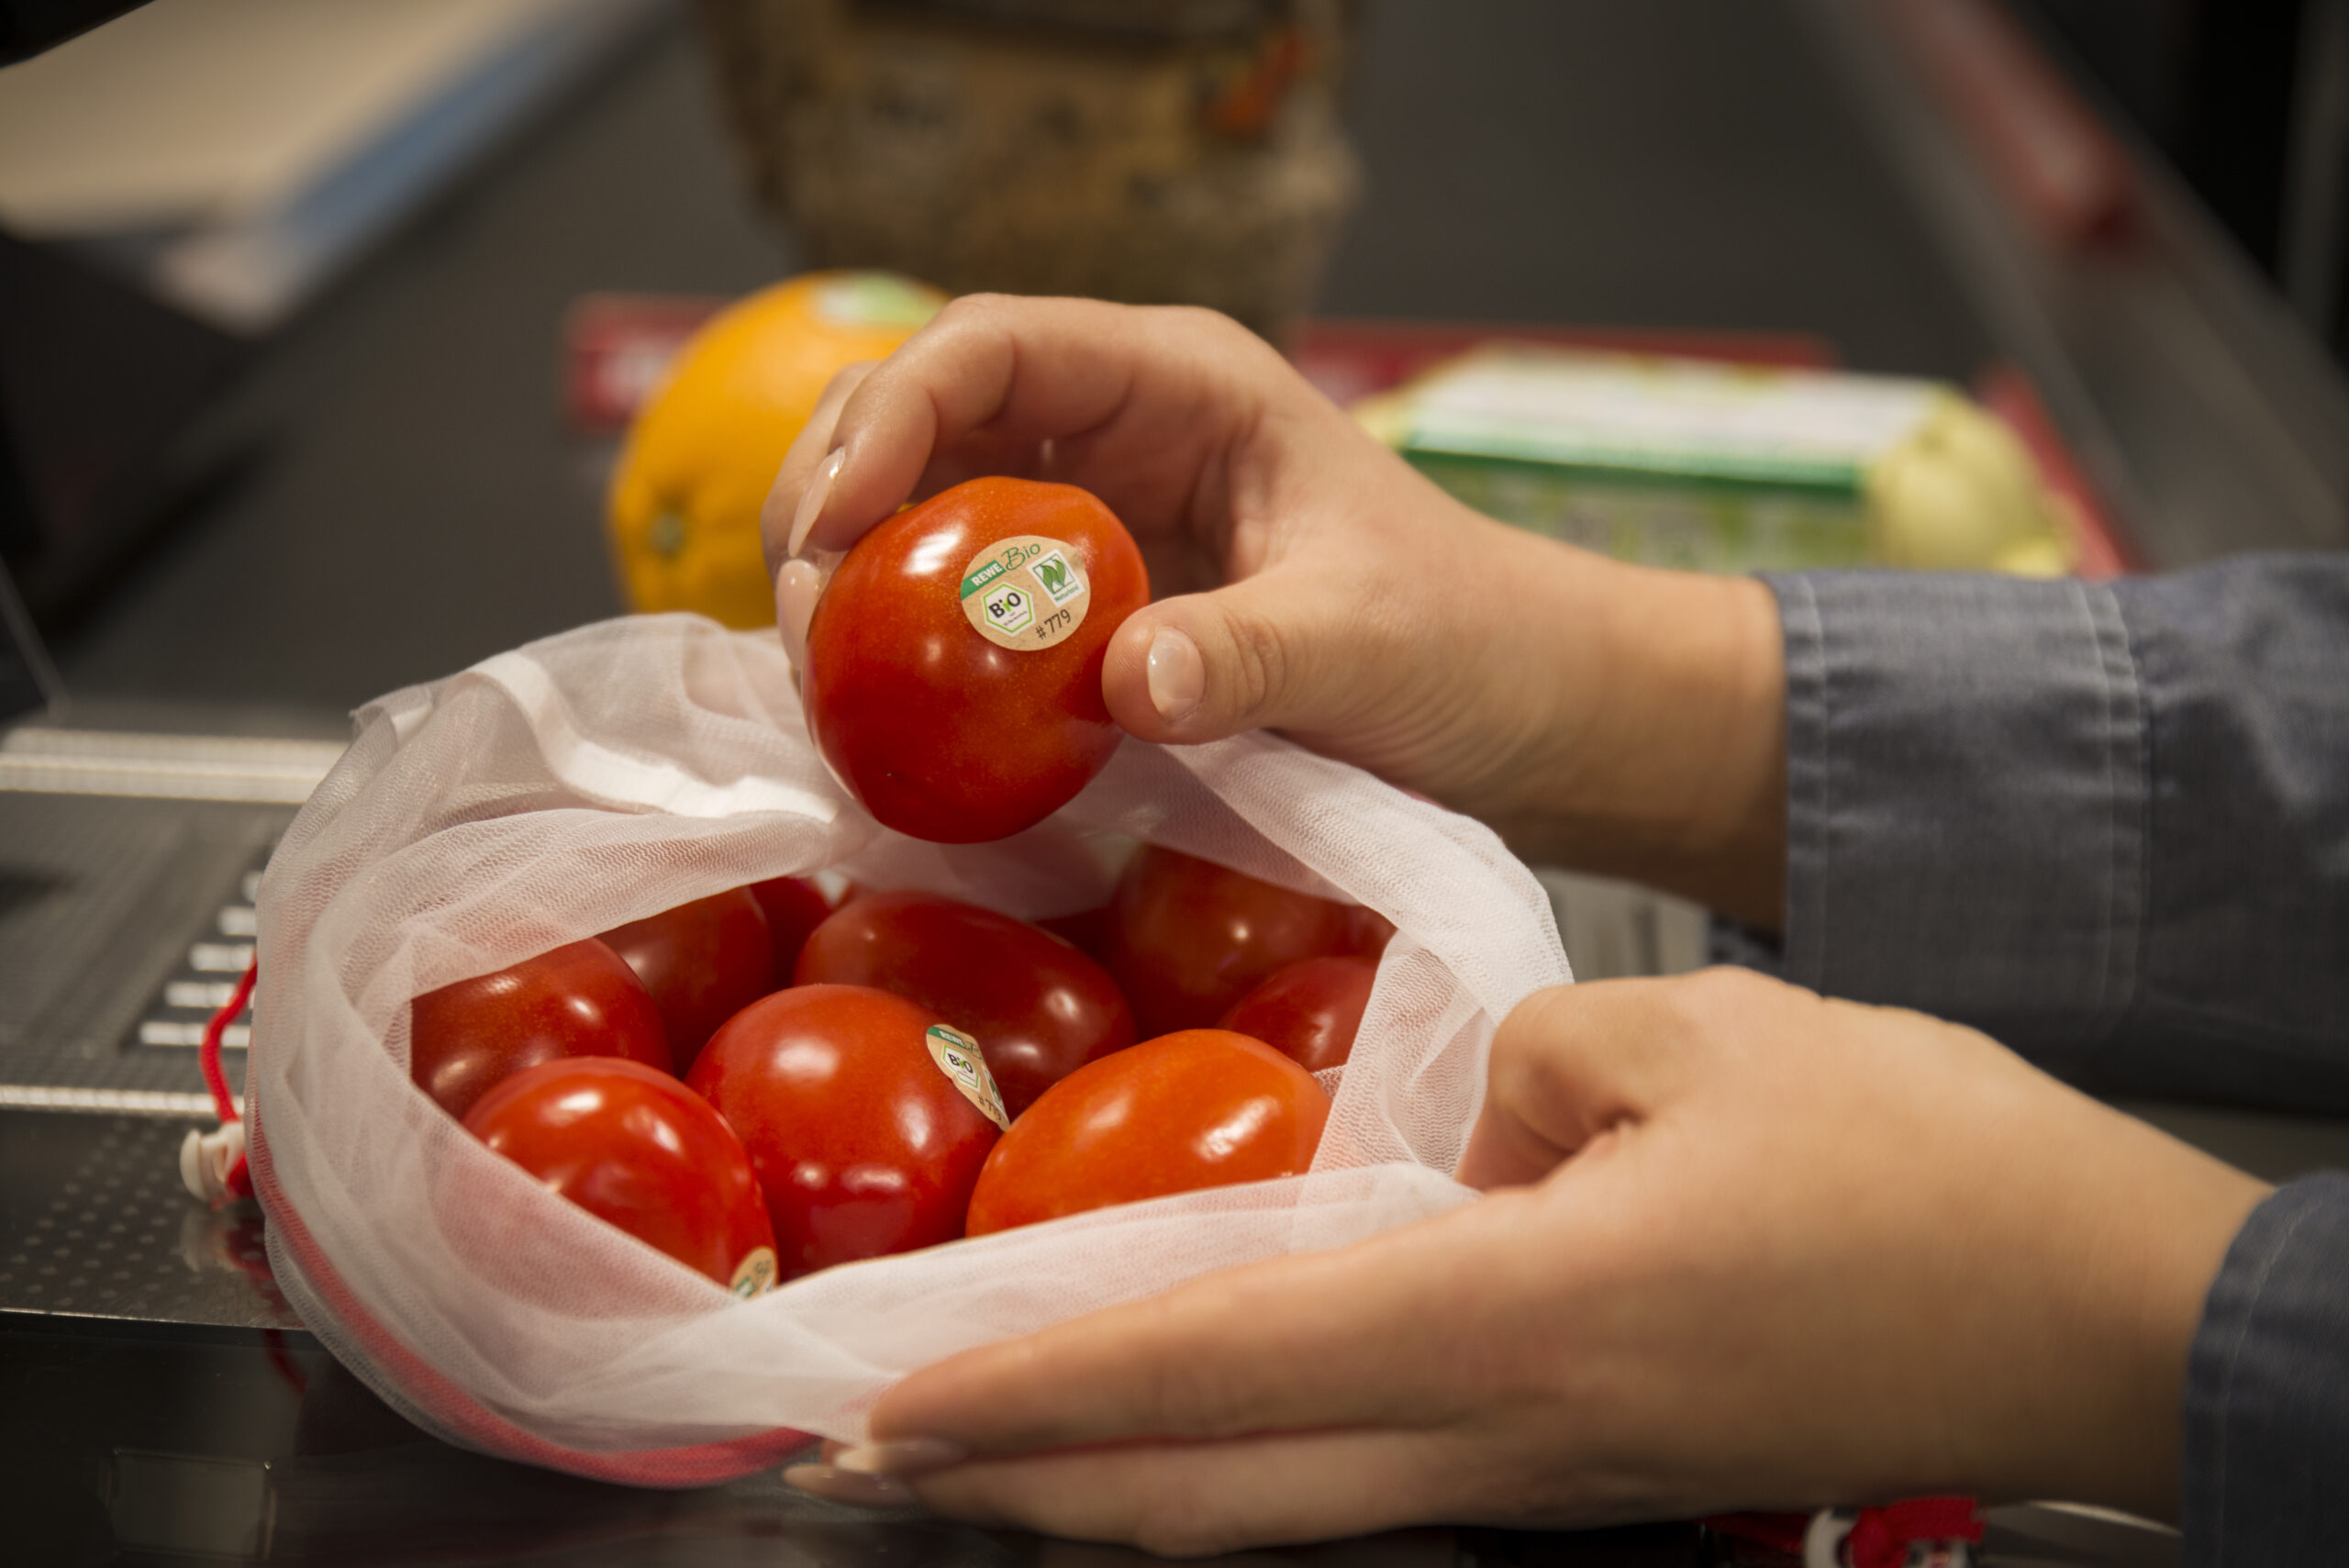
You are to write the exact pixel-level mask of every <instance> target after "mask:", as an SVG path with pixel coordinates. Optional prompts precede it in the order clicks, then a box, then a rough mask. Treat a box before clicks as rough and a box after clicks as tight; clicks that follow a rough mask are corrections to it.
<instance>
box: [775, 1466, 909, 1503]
mask: <svg viewBox="0 0 2349 1568" xmlns="http://www.w3.org/2000/svg"><path fill="white" fill-rule="evenodd" d="M783 1484H784V1485H786V1486H789V1487H792V1488H794V1489H795V1490H797V1491H801V1492H805V1493H807V1495H808V1496H811V1497H821V1498H823V1499H824V1500H826V1501H827V1502H832V1503H848V1504H851V1505H852V1506H854V1507H860V1508H907V1507H914V1506H915V1505H916V1504H917V1503H918V1502H919V1501H920V1499H919V1498H918V1497H916V1496H914V1489H913V1488H912V1487H910V1486H908V1485H906V1484H905V1483H904V1482H902V1481H900V1480H898V1479H896V1477H895V1476H891V1475H864V1474H860V1473H857V1472H855V1471H853V1470H842V1469H841V1468H840V1466H838V1465H836V1464H795V1465H792V1466H790V1467H789V1468H787V1469H786V1470H785V1471H784V1473H783Z"/></svg>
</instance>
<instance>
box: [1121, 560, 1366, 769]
mask: <svg viewBox="0 0 2349 1568" xmlns="http://www.w3.org/2000/svg"><path fill="white" fill-rule="evenodd" d="M1340 598H1341V595H1339V594H1337V593H1336V592H1335V591H1334V590H1333V587H1332V585H1330V584H1322V583H1319V582H1316V581H1314V580H1313V579H1312V578H1311V577H1310V576H1308V574H1306V573H1290V572H1284V571H1282V570H1280V569H1278V568H1275V569H1274V570H1273V571H1269V572H1264V573H1258V574H1257V575H1255V576H1252V577H1247V578H1243V579H1241V581H1240V582H1237V583H1233V584H1230V585H1229V586H1226V587H1222V588H1218V589H1216V590H1215V591H1214V592H1213V593H1208V594H1186V595H1182V596H1180V597H1178V598H1172V599H1163V600H1161V601H1159V602H1158V603H1157V604H1154V605H1151V606H1145V607H1144V608H1142V609H1140V610H1137V611H1135V612H1134V614H1133V615H1132V616H1130V617H1128V618H1127V620H1126V623H1125V625H1123V626H1121V627H1119V628H1118V631H1117V634H1116V635H1115V636H1114V637H1112V638H1111V639H1109V651H1108V656H1107V658H1106V660H1105V662H1104V663H1103V665H1102V670H1101V695H1102V696H1103V697H1104V698H1105V699H1107V701H1108V705H1109V713H1110V717H1113V718H1115V719H1116V720H1117V721H1118V722H1119V724H1120V725H1122V726H1124V727H1125V728H1126V729H1127V730H1128V731H1129V732H1130V733H1131V734H1133V735H1135V736H1137V737H1139V738H1141V740H1154V741H1166V742H1175V743H1178V744H1197V743H1198V742H1201V741H1206V740H1222V739H1223V738H1224V737H1225V736H1227V735H1238V734H1240V733H1241V732H1242V731H1245V730H1250V729H1299V730H1307V731H1324V732H1326V731H1329V730H1331V729H1337V728H1342V727H1343V719H1344V717H1345V715H1344V712H1343V709H1344V708H1349V707H1353V706H1359V705H1360V704H1361V702H1362V701H1363V699H1364V695H1365V690H1364V688H1365V687H1372V688H1375V684H1376V683H1375V680H1374V681H1364V678H1363V677H1364V673H1365V672H1364V663H1365V662H1366V660H1367V658H1368V656H1369V653H1370V650H1369V649H1368V648H1367V646H1365V643H1366V639H1365V637H1364V617H1363V615H1362V613H1361V610H1360V607H1359V606H1353V607H1352V608H1351V613H1349V607H1348V606H1343V605H1341V604H1340V603H1339V602H1338V601H1339V600H1340ZM1333 671H1347V672H1350V674H1349V677H1348V678H1347V679H1344V680H1332V679H1331V678H1330V672H1333Z"/></svg>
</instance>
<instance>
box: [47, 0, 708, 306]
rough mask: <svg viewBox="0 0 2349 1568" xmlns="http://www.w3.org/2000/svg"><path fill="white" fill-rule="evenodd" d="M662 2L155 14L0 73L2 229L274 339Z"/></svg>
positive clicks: (219, 8) (526, 1) (396, 4)
mask: <svg viewBox="0 0 2349 1568" xmlns="http://www.w3.org/2000/svg"><path fill="white" fill-rule="evenodd" d="M665 8H666V7H665V5H664V0H151V3H150V4H149V5H146V6H141V7H140V8H139V9H138V10H135V11H132V12H130V13H128V15H126V16H124V17H120V18H118V19H117V20H115V21H113V22H109V23H107V24H106V26H104V27H102V28H96V29H95V30H93V31H91V32H89V33H85V34H83V36H82V37H80V38H78V39H72V40H71V41H69V42H67V43H65V44H62V45H61V46H60V47H58V48H57V49H54V50H50V52H49V53H47V54H44V55H40V56H38V57H36V58H35V59H32V60H29V61H24V62H23V63H21V64H17V65H13V66H10V67H9V68H7V69H6V71H0V224H5V225H6V227H8V228H10V229H11V230H13V231H14V232H15V233H17V234H18V235H20V236H22V237H24V238H26V239H42V240H83V241H114V242H116V246H115V253H120V252H122V251H124V250H128V251H130V252H131V253H134V254H138V255H140V256H143V257H145V258H146V259H147V264H148V266H149V267H150V269H151V277H150V283H151V284H152V286H153V287H154V288H155V289H156V291H157V292H158V293H160V294H161V295H164V296H165V297H166V298H169V299H172V300H173V301H175V302H176V303H178V304H181V305H182V306H185V307H187V308H189V309H191V310H192V311H194V312H195V313H196V314H197V315H199V316H203V317H206V318H208V319H211V320H213V321H215V322H217V324H219V325H222V326H227V327H230V328H242V329H253V328H261V327H265V326H267V325H270V324H271V323H272V322H273V321H275V320H276V319H278V318H279V317H282V316H283V315H284V314H285V313H286V312H287V311H289V310H290V309H291V308H293V306H295V305H296V304H298V303H299V301H300V299H301V298H303V297H305V296H306V294H307V293H308V292H310V291H311V290H312V289H314V288H315V287H316V286H317V285H318V284H320V283H322V282H323V281H324V280H325V278H326V277H327V276H328V274H329V273H330V272H331V271H332V270H333V269H334V268H335V267H336V266H338V265H339V264H340V263H341V262H342V261H347V260H349V259H350V258H351V256H352V255H353V254H355V253H356V252H357V251H358V250H360V249H362V248H363V247H364V246H365V245H366V244H367V243H368V242H369V241H371V240H373V239H374V238H376V237H377V236H378V235H379V234H381V233H382V232H383V231H384V229H385V228H387V227H389V226H390V225H391V224H392V223H394V222H395V221H396V220H397V219H398V218H399V217H401V216H402V215H403V214H405V213H406V212H407V211H409V210H410V209H411V208H412V207H413V206H415V205H416V204H417V202H419V201H420V200H422V199H423V198H424V197H425V196H427V195H429V194H430V193H431V192H432V191H433V190H434V189H437V188H438V187H439V186H440V184H441V183H443V182H445V181H446V180H447V179H448V178H450V177H451V175H453V174H454V173H456V172H459V171H460V170H462V168H463V167H464V166H465V165H466V164H467V163H468V162H470V161H472V160H473V158H474V157H477V156H478V155H480V154H481V153H482V152H484V151H485V150H487V149H488V148H489V147H490V146H492V145H494V144H495V141H496V140H497V139H499V138H500V137H501V136H503V135H504V134H506V133H507V132H508V131H510V130H511V129H513V128H515V127H517V126H518V124H519V123H520V122H521V121H522V120H523V119H524V118H526V117H528V116H529V114H530V113H531V112H532V111H534V110H535V109H537V108H538V107H540V106H542V105H544V104H545V103H547V102H548V101H550V100H551V97H552V96H553V95H554V94H555V93H556V92H558V91H559V90H560V89H561V88H562V86H563V85H564V84H565V83H568V82H570V81H572V80H573V79H575V78H576V77H577V75H578V74H579V73H580V72H582V71H583V70H584V69H586V68H587V67H589V66H591V65H592V64H593V63H594V62H595V61H596V60H598V59H600V58H602V57H603V56H605V55H606V54H607V53H608V52H609V51H610V50H612V49H613V48H614V47H616V46H617V45H618V44H620V43H622V42H624V41H625V40H626V39H627V38H629V36H631V35H632V33H633V32H634V30H635V29H636V28H638V27H639V26H640V25H641V24H642V23H643V22H644V21H646V20H647V19H649V18H650V17H652V16H655V15H657V14H659V13H660V12H661V11H662V10H663V9H665Z"/></svg>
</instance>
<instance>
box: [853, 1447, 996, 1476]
mask: <svg viewBox="0 0 2349 1568" xmlns="http://www.w3.org/2000/svg"><path fill="white" fill-rule="evenodd" d="M970 1457H971V1451H970V1450H969V1449H966V1448H964V1447H963V1445H962V1444H961V1443H957V1442H949V1441H947V1440H945V1439H944V1438H898V1439H896V1440H895V1441H892V1442H883V1443H866V1444H865V1445H864V1446H863V1447H862V1448H852V1449H843V1450H842V1451H841V1452H840V1454H839V1455H838V1456H837V1457H836V1458H834V1459H833V1461H832V1462H833V1463H834V1464H836V1465H838V1466H840V1468H841V1469H842V1470H852V1471H854V1472H856V1473H858V1474H859V1475H926V1474H928V1473H930V1472H931V1471H933V1470H944V1469H945V1468H946V1467H947V1466H949V1465H952V1464H960V1463H962V1462H963V1461H964V1460H966V1459H968V1458H970Z"/></svg>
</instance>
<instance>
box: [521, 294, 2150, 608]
mask: <svg viewBox="0 0 2349 1568" xmlns="http://www.w3.org/2000/svg"><path fill="white" fill-rule="evenodd" d="M725 303H726V302H725V301H724V300H721V299H713V298H707V297H703V296H697V295H629V294H593V295H582V296H581V297H580V298H579V299H578V300H577V301H576V302H575V303H574V304H573V306H572V308H571V311H570V313H569V315H568V316H567V317H565V319H564V322H563V404H564V407H565V410H566V412H567V413H568V415H569V417H570V421H571V424H572V427H573V428H574V429H576V430H578V431H580V432H581V433H583V434H585V435H595V436H614V435H618V433H620V432H621V431H622V430H624V429H626V428H628V422H629V419H630V418H632V417H634V416H635V414H636V410H637V409H638V407H640V406H641V405H642V404H643V402H644V400H645V399H646V398H647V397H649V396H651V393H652V389H653V388H654V387H655V386H657V385H659V384H660V380H661V375H662V372H663V371H664V370H665V369H666V368H667V366H668V363H669V361H670V360H671V359H672V358H673V357H674V355H675V354H676V352H677V350H679V349H680V348H682V347H683V346H684V344H685V339H688V338H690V337H692V336H693V333H694V330H695V328H697V327H699V326H700V325H701V324H702V323H703V322H704V321H706V320H707V319H708V318H709V317H711V316H712V315H713V314H715V313H716V312H717V311H718V308H719V307H720V306H723V305H725ZM1496 339H1508V340H1509V341H1512V342H1520V343H1542V344H1547V345H1551V346H1553V347H1558V348H1571V349H1599V350H1609V351H1612V352H1617V353H1634V354H1668V355H1676V356H1679V357H1683V358H1687V359H1698V360H1715V361H1725V362H1728V363H1731V364H1744V365H1774V366H1780V367H1784V368H1787V369H1795V370H1828V369H1832V368H1833V367H1834V365H1835V363H1836V355H1835V350H1834V349H1833V348H1832V346H1831V345H1830V344H1828V343H1827V342H1825V341H1824V340H1822V339H1818V338H1813V337H1808V336H1805V335H1803V334H1800V333H1791V332H1680V331H1664V330H1649V329H1636V328H1607V327H1554V326H1525V325H1512V324H1508V323H1503V322H1490V323H1486V322H1460V321H1442V322H1431V321H1365V320H1341V319H1309V320H1307V321H1304V322H1302V323H1300V324H1299V325H1298V326H1297V329H1296V331H1295V332H1294V333H1293V334H1291V336H1290V339H1289V348H1288V354H1289V358H1290V359H1291V360H1292V361H1295V363H1296V364H1297V368H1298V369H1299V370H1300V371H1302V372H1304V373H1305V376H1306V379H1307V380H1308V381H1310V382H1312V383H1313V384H1314V385H1316V386H1318V387H1319V388H1320V389H1321V390H1322V391H1323V392H1324V393H1326V394H1327V395H1329V396H1330V397H1331V398H1332V399H1334V400H1335V401H1337V402H1339V403H1351V402H1353V400H1354V399H1355V398H1357V397H1366V396H1368V395H1371V394H1372V393H1375V392H1385V391H1386V390H1387V389H1388V388H1390V387H1394V386H1398V385H1400V384H1403V383H1404V382H1406V381H1408V380H1409V379H1410V378H1411V377H1413V376H1415V375H1417V374H1419V373H1420V372H1421V371H1424V370H1426V369H1427V368H1429V367H1430V366H1431V365H1433V364H1436V363H1438V362H1440V361H1443V360H1447V359H1450V358H1452V357H1453V355H1455V354H1461V353H1465V352H1466V351H1467V350H1470V349H1473V348H1475V346H1476V345H1477V344H1479V343H1488V342H1492V341H1494V340H1496ZM1975 391H1976V395H1977V396H1979V397H1980V398H1981V400H1982V402H1983V404H1984V405H1985V406H1987V407H1988V408H1989V409H1990V411H1991V412H1993V413H1995V414H1997V415H1998V417H2001V418H2003V419H2005V420H2006V421H2007V423H2008V424H2009V426H2010V427H2011V428H2013V429H2014V431H2015V433H2016V434H2017V435H2018V436H2019V437H2021V439H2022V442H2023V444H2024V445H2025V446H2027V447H2029V448H2030V449H2031V451H2032V455H2033V456H2034V457H2036V458H2037V459H2038V460H2039V465H2040V469H2041V471H2042V472H2043V474H2044V475H2045V477H2046V481H2047V485H2048V488H2049V489H2051V490H2053V491H2054V492H2055V494H2056V495H2060V496H2062V497H2063V498H2064V500H2065V506H2064V514H2065V523H2066V524H2067V526H2068V527H2069V528H2071V530H2072V533H2073V536H2074V540H2073V541H2074V554H2075V557H2076V559H2077V561H2078V562H2079V572H2080V575H2082V576H2083V577H2089V578H2104V577H2110V576H2113V575H2115V574H2116V573H2121V572H2126V571H2130V570H2132V569H2134V568H2135V567H2137V566H2138V565H2139V564H2141V562H2140V561H2139V558H2138V555H2137V552H2136V551H2135V550H2134V549H2133V548H2132V546H2131V544H2130V543H2129V542H2128V535H2127V533H2126V531H2125V530H2124V529H2122V528H2121V527H2120V525H2119V523H2118V521H2117V519H2115V518H2114V517H2113V516H2112V513H2111V511H2110V508H2109V507H2108V506H2105V505H2104V504H2103V502H2102V501H2101V500H2100V499H2099V497H2098V496H2097V495H2096V492H2095V490H2094V488H2093V487H2092V486H2091V485H2090V484H2088V482H2087V478H2086V477H2085V476H2084V474H2083V473H2082V472H2081V470H2080V465H2079V463H2078V462H2076V460H2075V459H2074V457H2073V456H2072V453H2071V450H2070V449H2069V448H2068V447H2066V446H2065V443H2064V439H2063V437H2062V435H2061V434H2060V433H2059V432H2058V431H2057V429H2056V428H2055V424H2054V421H2053V420H2052V419H2050V418H2049V417H2047V411H2046V409H2045V408H2044V407H2043V406H2042V405H2041V403H2040V400H2039V395H2038V394H2037V393H2036V392H2035V391H2034V390H2033V389H2032V385H2031V383H2030V382H2029V380H2028V379H2026V378H2025V377H2024V376H2023V375H2022V373H2021V372H2020V371H2018V370H2016V369H2014V368H2013V367H2012V366H2009V365H1993V366H1992V367H1990V369H1988V370H1987V371H1986V372H1984V373H1983V374H1982V376H1981V377H1980V379H1979V380H1978V382H1977V383H1976V387H1975Z"/></svg>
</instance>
